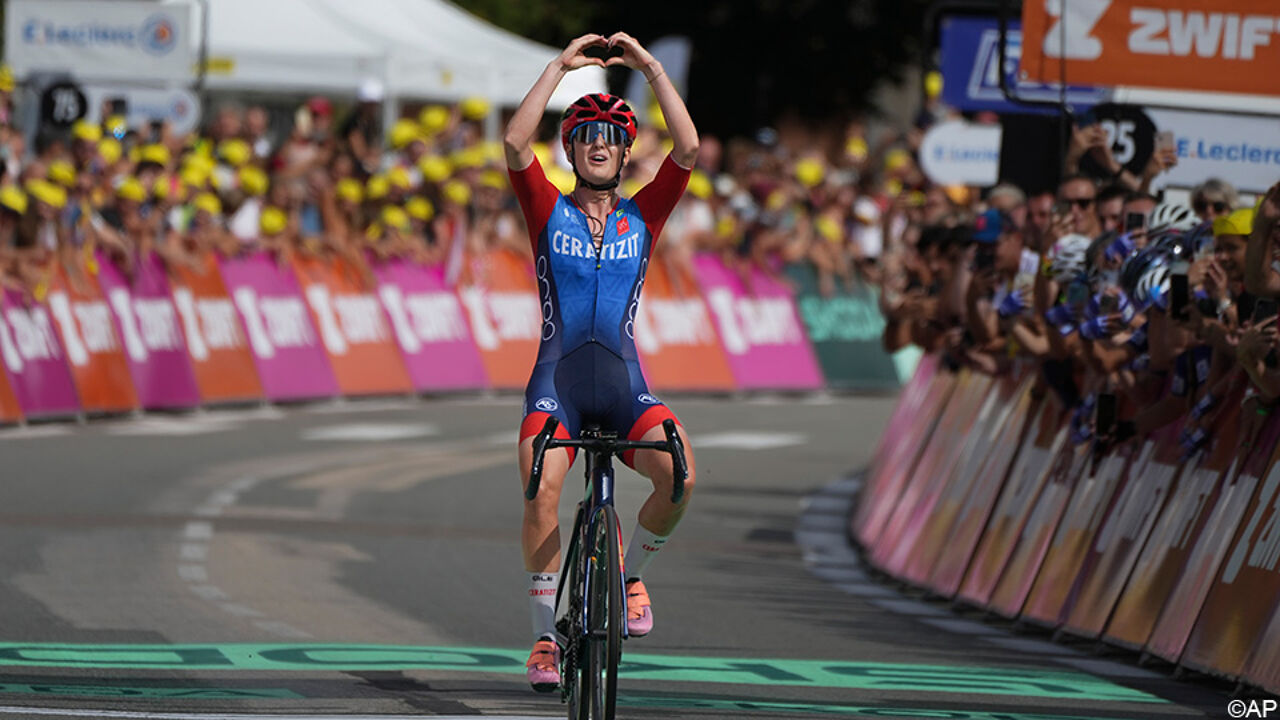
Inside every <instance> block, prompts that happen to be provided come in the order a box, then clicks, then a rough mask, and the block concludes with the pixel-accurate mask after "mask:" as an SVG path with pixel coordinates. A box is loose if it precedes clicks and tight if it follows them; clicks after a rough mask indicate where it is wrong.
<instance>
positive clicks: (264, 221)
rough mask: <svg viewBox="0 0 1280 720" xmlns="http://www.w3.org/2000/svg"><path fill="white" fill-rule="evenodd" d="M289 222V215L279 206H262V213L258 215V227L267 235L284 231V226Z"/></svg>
mask: <svg viewBox="0 0 1280 720" xmlns="http://www.w3.org/2000/svg"><path fill="white" fill-rule="evenodd" d="M288 224H289V218H288V216H286V215H285V214H284V211H283V210H281V209H280V208H278V207H264V208H262V214H261V215H259V216H258V229H260V230H261V231H262V234H263V235H265V236H267V237H270V236H272V235H279V234H280V233H282V232H284V228H285V226H286V225H288Z"/></svg>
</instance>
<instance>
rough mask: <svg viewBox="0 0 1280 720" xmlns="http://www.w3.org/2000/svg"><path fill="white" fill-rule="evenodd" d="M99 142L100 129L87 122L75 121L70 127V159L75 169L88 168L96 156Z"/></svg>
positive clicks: (100, 138) (100, 136)
mask: <svg viewBox="0 0 1280 720" xmlns="http://www.w3.org/2000/svg"><path fill="white" fill-rule="evenodd" d="M101 140H102V128H100V127H98V126H97V125H94V124H93V123H91V122H89V121H88V120H77V121H76V122H75V124H73V125H72V126H71V157H72V159H73V161H74V163H75V166H76V167H77V168H80V169H81V170H83V169H84V168H87V167H89V165H90V164H91V163H92V162H93V160H94V158H95V157H97V155H98V143H99V142H100V141H101Z"/></svg>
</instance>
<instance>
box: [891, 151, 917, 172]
mask: <svg viewBox="0 0 1280 720" xmlns="http://www.w3.org/2000/svg"><path fill="white" fill-rule="evenodd" d="M910 163H911V153H909V152H907V151H906V150H903V149H902V148H894V149H893V150H890V151H889V152H888V153H886V154H885V156H884V169H885V170H888V171H889V172H893V171H894V170H901V169H902V168H904V167H906V166H907V165H909V164H910Z"/></svg>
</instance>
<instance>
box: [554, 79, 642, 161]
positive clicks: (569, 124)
mask: <svg viewBox="0 0 1280 720" xmlns="http://www.w3.org/2000/svg"><path fill="white" fill-rule="evenodd" d="M598 120H603V121H605V122H608V123H613V124H614V125H617V126H618V127H620V128H622V129H623V130H625V131H626V132H627V145H628V146H630V145H631V143H633V142H635V140H636V114H635V113H634V112H632V111H631V106H630V105H627V103H626V101H625V100H623V99H622V98H620V97H617V96H615V95H610V94H608V93H591V94H590V95H583V96H582V97H580V98H578V99H577V100H574V101H573V104H572V105H570V106H569V107H567V108H565V109H564V114H563V115H561V116H560V142H561V144H563V145H564V153H565V155H567V156H568V157H570V158H572V157H573V148H572V147H571V146H570V142H569V135H570V133H572V132H573V129H574V128H576V127H578V126H579V125H581V124H582V123H585V122H595V121H598Z"/></svg>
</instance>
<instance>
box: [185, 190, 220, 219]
mask: <svg viewBox="0 0 1280 720" xmlns="http://www.w3.org/2000/svg"><path fill="white" fill-rule="evenodd" d="M191 204H192V205H195V207H196V210H202V211H204V212H207V213H209V214H210V215H220V214H222V201H221V200H219V199H218V196H217V195H214V194H213V193H210V192H203V193H200V194H199V195H197V196H196V197H195V199H194V200H192V201H191Z"/></svg>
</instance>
